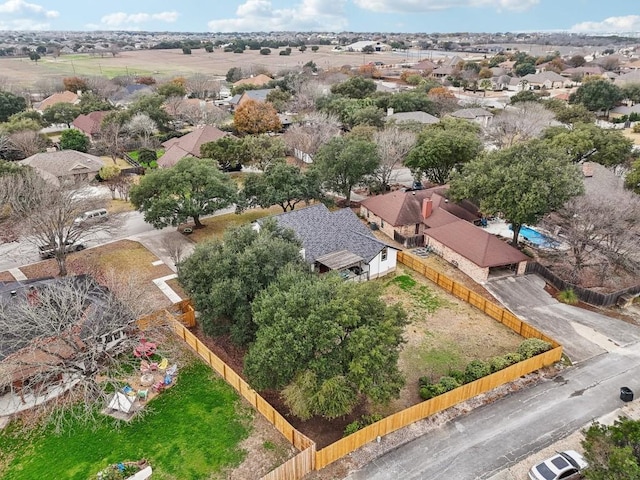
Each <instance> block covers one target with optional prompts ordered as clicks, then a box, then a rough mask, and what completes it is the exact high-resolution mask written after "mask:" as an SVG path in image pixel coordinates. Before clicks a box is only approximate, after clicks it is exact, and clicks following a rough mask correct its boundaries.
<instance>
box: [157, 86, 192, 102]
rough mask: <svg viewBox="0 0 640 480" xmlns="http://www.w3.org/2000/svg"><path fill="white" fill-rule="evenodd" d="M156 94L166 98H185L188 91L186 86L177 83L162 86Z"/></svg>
mask: <svg viewBox="0 0 640 480" xmlns="http://www.w3.org/2000/svg"><path fill="white" fill-rule="evenodd" d="M156 92H158V94H159V95H162V96H163V97H165V98H169V97H184V96H185V95H186V94H187V90H186V89H185V88H184V85H181V84H179V83H176V82H167V83H163V84H162V85H160V86H159V87H158V88H157V90H156Z"/></svg>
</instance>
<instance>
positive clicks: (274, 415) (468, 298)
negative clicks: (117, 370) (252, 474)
mask: <svg viewBox="0 0 640 480" xmlns="http://www.w3.org/2000/svg"><path fill="white" fill-rule="evenodd" d="M398 261H399V262H400V263H402V264H404V265H406V266H407V267H409V268H411V269H412V270H414V271H416V272H417V273H419V274H421V275H423V276H424V277H426V278H428V279H429V280H431V281H432V282H434V283H436V284H437V285H439V286H440V287H442V288H444V289H445V290H447V291H448V292H450V293H451V294H453V295H455V296H456V297H458V298H459V299H461V300H463V301H465V302H467V303H469V304H470V305H472V306H474V307H476V308H478V309H479V310H482V311H483V312H484V313H486V314H487V315H489V316H490V317H491V318H493V319H494V320H496V321H498V322H500V323H502V324H504V325H505V326H507V327H509V328H510V329H511V330H513V331H514V332H516V333H518V334H519V335H520V336H522V337H524V338H539V339H541V340H544V341H546V342H549V343H550V344H551V345H552V347H553V348H552V350H549V351H547V352H544V353H542V354H540V355H537V356H535V357H533V358H529V359H527V360H524V361H522V362H519V363H517V364H515V365H511V366H509V367H507V368H505V369H502V370H500V371H498V372H495V373H493V374H491V375H488V376H486V377H483V378H480V379H478V380H475V381H474V382H470V383H467V384H465V385H462V386H460V387H458V388H456V389H454V390H451V391H449V392H446V393H444V394H442V395H439V396H437V397H434V398H431V399H429V400H425V401H424V402H421V403H418V404H416V405H413V406H411V407H409V408H406V409H404V410H402V411H400V412H397V413H394V414H393V415H390V416H388V417H386V418H383V419H382V420H380V421H378V422H375V423H373V424H371V425H368V426H367V427H364V428H363V429H361V430H358V431H357V432H355V433H353V434H351V435H349V436H347V437H344V438H342V439H340V440H338V441H337V442H334V443H332V444H331V445H328V446H326V447H325V448H323V449H321V450H318V451H316V444H315V442H314V441H313V440H311V439H310V438H308V437H307V436H305V435H304V434H302V433H301V432H299V431H298V430H296V429H295V428H294V427H293V426H292V425H291V424H290V423H289V422H288V421H287V420H286V419H285V418H284V417H283V416H282V415H281V414H280V413H279V412H278V411H277V410H276V409H275V408H273V407H272V406H271V405H270V404H269V403H268V402H267V401H266V400H265V399H264V398H262V397H261V396H260V395H259V394H258V393H257V392H256V391H255V390H253V389H252V388H251V387H250V386H249V384H248V383H247V382H245V381H244V380H243V379H242V378H241V377H240V375H238V374H237V373H236V372H234V371H233V369H232V368H231V367H229V366H228V365H227V364H226V363H224V362H223V361H222V360H221V359H220V358H219V357H218V356H217V355H215V354H214V353H213V352H211V351H210V350H209V349H208V348H207V347H206V346H205V345H204V344H203V343H202V342H201V341H200V340H199V339H198V338H197V337H196V336H195V335H194V334H193V333H191V332H190V331H189V330H188V329H187V327H186V326H185V324H187V323H188V322H190V321H193V322H194V324H195V312H193V306H192V305H191V303H190V301H189V300H183V301H182V302H179V303H178V304H176V306H178V305H180V306H179V309H180V311H181V312H183V313H182V314H180V315H179V319H180V322H178V321H176V320H175V319H173V318H171V319H170V320H169V325H170V326H171V327H172V328H173V330H174V332H175V333H176V335H178V336H179V337H180V338H182V339H183V340H184V341H185V343H187V345H189V346H190V347H191V348H192V349H193V350H194V351H195V352H196V353H197V354H198V355H199V356H200V357H201V358H202V359H203V360H204V361H205V362H206V363H207V364H208V365H209V366H211V368H213V369H214V370H215V371H216V372H217V373H218V374H219V375H220V376H221V377H222V378H224V379H225V380H226V381H227V383H229V384H230V385H231V386H232V387H234V388H235V389H236V391H237V392H238V393H240V395H242V396H243V397H244V398H245V399H246V400H247V401H248V402H249V403H250V404H251V405H252V406H253V407H254V408H255V409H256V410H257V411H258V412H259V413H260V414H262V415H263V416H264V417H265V418H266V419H267V420H268V421H269V422H270V423H271V424H272V425H274V426H275V427H276V429H277V430H278V431H279V432H280V433H282V435H284V437H285V438H286V439H287V440H288V441H289V442H290V443H291V444H292V445H293V446H294V447H295V448H296V449H298V450H300V452H299V453H298V454H297V455H296V456H294V457H292V458H290V459H289V460H288V461H287V462H285V463H283V464H282V465H280V466H279V467H277V468H276V469H274V470H272V471H271V472H269V473H268V474H267V475H265V476H264V477H262V479H261V480H298V479H301V478H302V477H303V476H304V475H306V474H307V473H309V472H311V471H312V470H320V469H322V468H324V467H326V466H327V465H329V464H330V463H333V462H335V461H336V460H339V459H340V458H342V457H344V456H345V455H348V454H349V453H351V452H353V451H355V450H357V449H358V448H360V447H362V446H363V445H365V444H367V443H369V442H371V441H373V440H375V439H377V438H378V437H383V436H384V435H387V434H389V433H392V432H394V431H396V430H399V429H401V428H404V427H406V426H408V425H410V424H412V423H415V422H417V421H419V420H422V419H424V418H426V417H428V416H430V415H433V414H435V413H438V412H440V411H442V410H446V409H447V408H450V407H452V406H454V405H457V404H458V403H461V402H464V401H466V400H468V399H470V398H473V397H475V396H477V395H480V394H482V393H485V392H488V391H491V390H494V389H495V388H497V387H499V386H501V385H504V384H506V383H509V382H512V381H514V380H516V379H518V378H520V377H522V376H523V375H527V374H529V373H532V372H535V371H536V370H539V369H541V368H543V367H545V366H548V365H552V364H553V363H555V362H557V361H559V360H560V359H561V358H562V346H561V345H560V344H559V343H558V342H556V341H555V340H553V339H552V338H549V337H547V336H546V335H544V334H543V333H542V332H540V331H539V330H537V329H536V328H534V327H532V326H531V325H528V324H527V323H525V322H523V321H522V320H520V319H519V318H518V317H516V316H515V315H514V314H512V313H511V312H509V311H508V310H506V309H504V308H502V307H500V306H499V305H496V304H494V303H493V302H491V301H489V300H487V299H485V298H484V297H482V296H480V295H478V294H477V293H475V292H473V291H471V290H469V289H468V288H466V287H465V286H464V285H462V284H459V283H458V282H455V281H454V280H452V279H450V278H449V277H447V276H445V275H443V274H441V273H440V272H438V271H437V270H434V269H432V268H430V267H429V266H427V265H426V264H424V263H423V262H422V261H420V260H419V259H418V258H417V257H413V256H411V255H409V254H407V253H406V252H403V251H401V252H398ZM164 312H165V313H166V314H168V312H166V311H164ZM150 317H151V319H150V320H145V319H141V321H142V323H145V322H146V323H150V322H152V321H158V320H157V319H158V318H160V319H162V320H164V321H166V318H167V317H166V315H165V314H154V316H150ZM141 321H139V322H138V323H139V324H140V322H141ZM141 328H142V327H141Z"/></svg>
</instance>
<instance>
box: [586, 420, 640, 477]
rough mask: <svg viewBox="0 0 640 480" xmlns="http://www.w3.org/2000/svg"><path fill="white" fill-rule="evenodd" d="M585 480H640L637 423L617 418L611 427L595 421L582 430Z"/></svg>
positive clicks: (639, 446) (639, 423)
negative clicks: (585, 467) (586, 466)
mask: <svg viewBox="0 0 640 480" xmlns="http://www.w3.org/2000/svg"><path fill="white" fill-rule="evenodd" d="M583 433H584V440H582V446H583V448H584V456H585V459H586V460H587V462H588V463H589V468H588V469H587V470H585V478H587V479H588V480H614V479H629V480H631V479H637V478H640V422H639V421H637V420H631V419H630V418H626V417H620V418H619V419H617V420H615V421H614V423H613V425H603V424H600V423H598V422H594V423H593V424H592V425H591V426H590V427H589V428H587V429H585V430H584V432H583Z"/></svg>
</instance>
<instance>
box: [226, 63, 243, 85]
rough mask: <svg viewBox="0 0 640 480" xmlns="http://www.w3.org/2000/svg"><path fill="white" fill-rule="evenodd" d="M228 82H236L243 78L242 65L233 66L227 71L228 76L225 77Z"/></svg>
mask: <svg viewBox="0 0 640 480" xmlns="http://www.w3.org/2000/svg"><path fill="white" fill-rule="evenodd" d="M225 79H226V80H227V82H229V83H235V82H237V81H238V80H242V68H240V67H231V68H230V69H229V70H228V71H227V76H226V77H225Z"/></svg>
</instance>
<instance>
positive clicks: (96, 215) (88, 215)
mask: <svg viewBox="0 0 640 480" xmlns="http://www.w3.org/2000/svg"><path fill="white" fill-rule="evenodd" d="M108 217H109V214H108V213H107V209H106V208H99V209H97V210H89V211H88V212H84V213H83V214H82V215H80V216H79V217H78V218H76V219H75V220H74V221H73V223H75V224H76V225H79V224H81V223H84V222H99V221H102V220H106V219H107V218H108Z"/></svg>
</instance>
